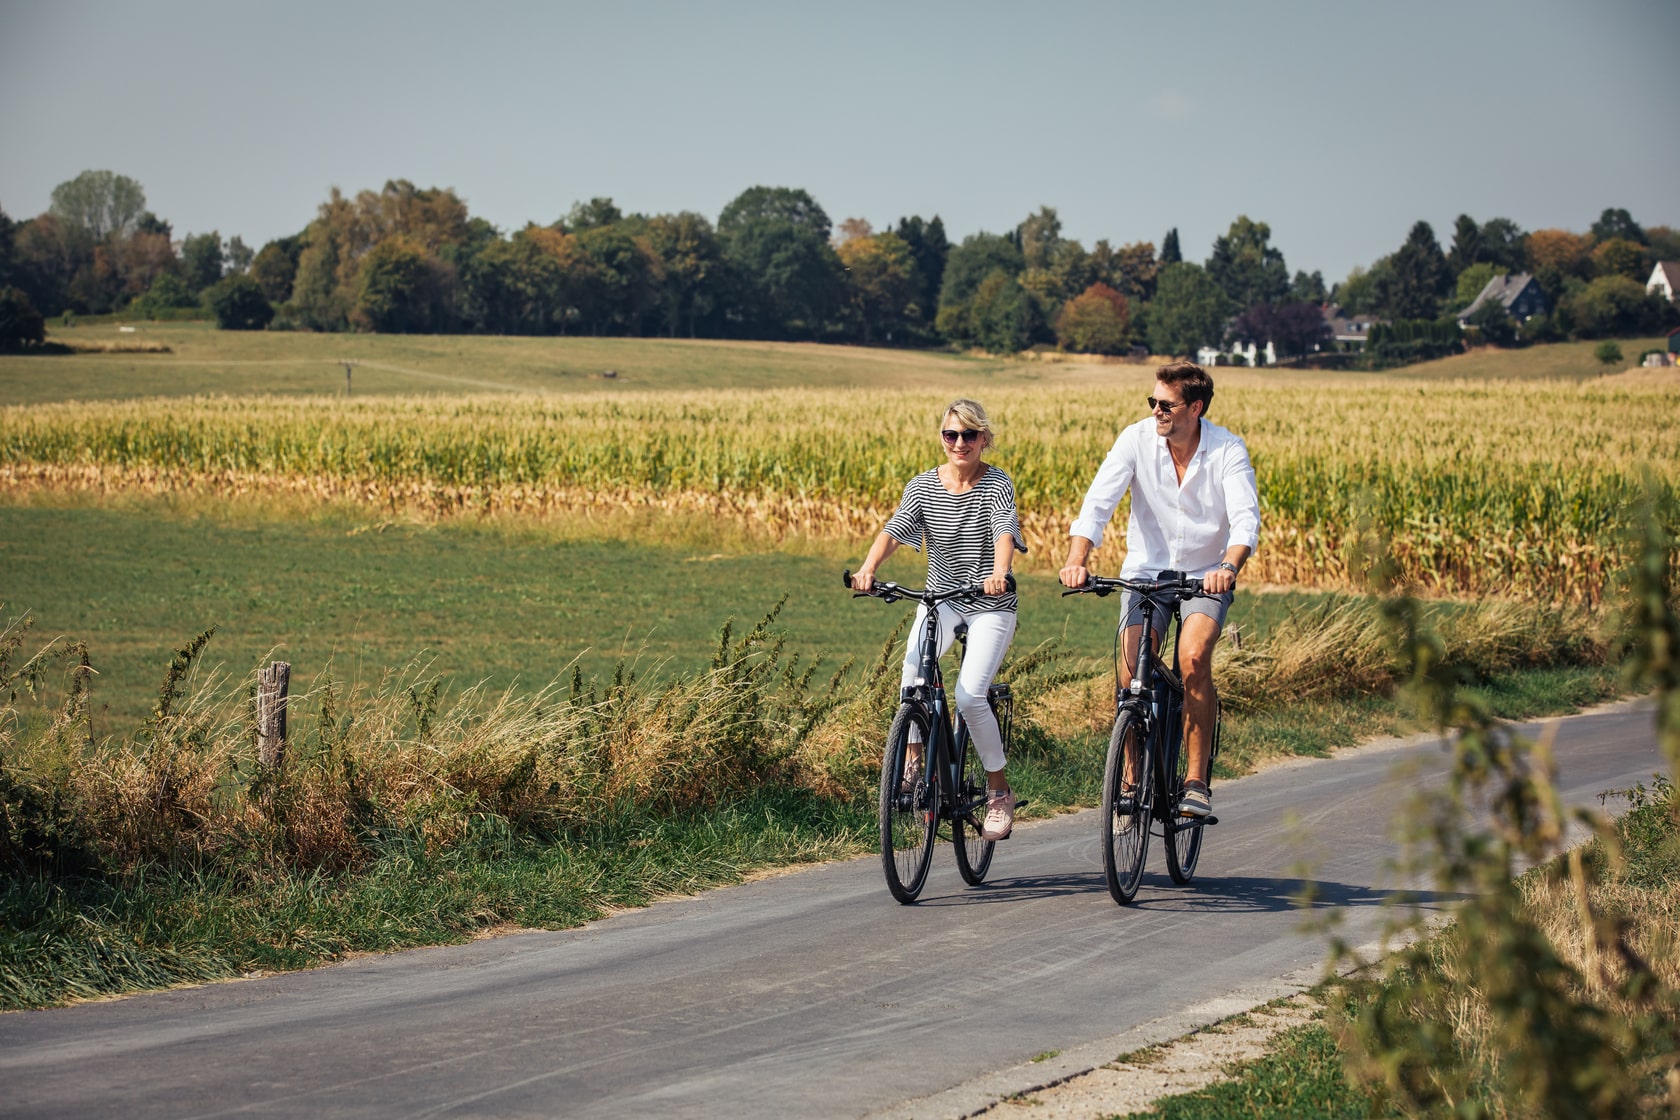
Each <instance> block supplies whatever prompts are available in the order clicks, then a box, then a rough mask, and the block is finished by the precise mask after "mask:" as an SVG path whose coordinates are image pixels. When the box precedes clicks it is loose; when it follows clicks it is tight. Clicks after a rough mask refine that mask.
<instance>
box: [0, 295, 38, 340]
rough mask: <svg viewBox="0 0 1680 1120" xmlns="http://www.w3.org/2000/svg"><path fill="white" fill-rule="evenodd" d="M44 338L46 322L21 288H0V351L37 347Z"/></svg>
mask: <svg viewBox="0 0 1680 1120" xmlns="http://www.w3.org/2000/svg"><path fill="white" fill-rule="evenodd" d="M46 338H47V324H46V321H45V320H44V319H42V318H41V313H40V312H39V311H37V310H35V305H34V304H33V303H30V302H29V296H28V294H27V293H25V292H24V291H23V290H22V289H21V288H10V287H8V288H0V350H6V351H18V350H22V349H24V348H25V347H29V346H39V345H41V343H43V342H45V341H46Z"/></svg>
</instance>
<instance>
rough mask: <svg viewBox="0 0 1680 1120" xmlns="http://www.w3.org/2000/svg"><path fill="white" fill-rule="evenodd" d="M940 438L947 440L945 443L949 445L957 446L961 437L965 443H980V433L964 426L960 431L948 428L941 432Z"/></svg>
mask: <svg viewBox="0 0 1680 1120" xmlns="http://www.w3.org/2000/svg"><path fill="white" fill-rule="evenodd" d="M939 438H940V439H942V440H944V441H945V445H946V446H947V447H955V446H956V445H957V441H958V440H959V439H960V440H962V441H964V442H965V443H979V442H980V433H979V432H977V431H975V430H974V429H973V428H964V429H963V430H962V431H960V432H953V431H952V430H951V429H949V428H946V429H945V430H944V431H943V432H940V433H939Z"/></svg>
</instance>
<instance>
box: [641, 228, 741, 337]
mask: <svg viewBox="0 0 1680 1120" xmlns="http://www.w3.org/2000/svg"><path fill="white" fill-rule="evenodd" d="M647 242H648V246H649V247H650V248H651V249H652V250H653V255H654V256H655V257H656V258H658V261H659V270H660V281H659V299H660V301H661V302H662V303H663V305H664V308H665V326H666V329H667V331H668V332H669V333H670V335H671V337H672V338H675V337H676V336H677V333H678V331H679V330H680V331H682V332H684V333H686V334H687V335H688V337H690V338H693V337H695V334H696V330H697V327H698V324H699V322H700V320H701V319H704V318H705V317H706V316H708V315H710V314H711V313H712V312H713V311H714V310H715V309H716V308H717V307H718V306H719V305H720V304H721V303H722V302H723V278H724V261H723V245H722V243H721V242H719V240H718V236H717V233H716V231H714V230H713V229H712V223H711V222H709V221H707V220H706V219H705V217H704V216H703V215H700V214H696V213H694V212H693V211H690V210H685V211H683V212H682V213H680V214H661V215H659V216H658V217H656V218H653V219H651V220H650V221H649V222H648V229H647Z"/></svg>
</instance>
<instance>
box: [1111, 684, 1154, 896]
mask: <svg viewBox="0 0 1680 1120" xmlns="http://www.w3.org/2000/svg"><path fill="white" fill-rule="evenodd" d="M1149 763H1150V758H1149V741H1148V737H1147V736H1145V735H1144V734H1143V726H1142V723H1141V721H1139V719H1138V718H1137V716H1136V714H1134V713H1132V712H1121V713H1120V715H1119V718H1117V719H1116V720H1115V721H1114V734H1112V735H1110V736H1109V739H1108V761H1107V762H1106V763H1104V765H1103V798H1102V830H1103V875H1104V876H1105V877H1106V878H1107V879H1108V893H1109V894H1111V895H1113V896H1114V901H1115V902H1118V903H1119V904H1120V905H1122V906H1124V905H1126V904H1127V903H1129V902H1131V901H1132V899H1133V898H1135V897H1137V889H1138V884H1139V883H1140V882H1142V881H1143V864H1144V860H1145V858H1146V857H1147V856H1148V854H1149V810H1150V807H1151V799H1152V794H1153V790H1154V783H1153V782H1151V781H1150V780H1149Z"/></svg>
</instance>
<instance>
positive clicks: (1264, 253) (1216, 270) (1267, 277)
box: [1207, 214, 1289, 307]
mask: <svg viewBox="0 0 1680 1120" xmlns="http://www.w3.org/2000/svg"><path fill="white" fill-rule="evenodd" d="M1271 240H1272V227H1271V226H1269V225H1267V224H1266V223H1265V222H1256V221H1253V220H1252V219H1250V218H1249V217H1248V215H1247V214H1243V215H1240V216H1239V217H1238V218H1237V220H1236V221H1234V222H1232V223H1231V228H1230V229H1229V230H1227V231H1226V232H1225V235H1224V236H1223V237H1220V238H1218V239H1216V240H1215V241H1214V243H1213V255H1212V256H1211V257H1209V258H1208V262H1207V271H1208V275H1210V276H1212V277H1213V279H1214V282H1215V283H1217V284H1218V285H1219V286H1220V288H1221V289H1223V291H1224V292H1225V297H1226V299H1227V300H1229V301H1230V303H1231V306H1233V307H1252V306H1254V305H1255V304H1257V303H1278V302H1280V301H1282V300H1284V299H1285V298H1287V297H1288V295H1289V268H1288V266H1286V265H1285V264H1284V262H1283V253H1282V252H1281V251H1279V250H1278V249H1276V248H1273V246H1272V244H1271Z"/></svg>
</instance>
